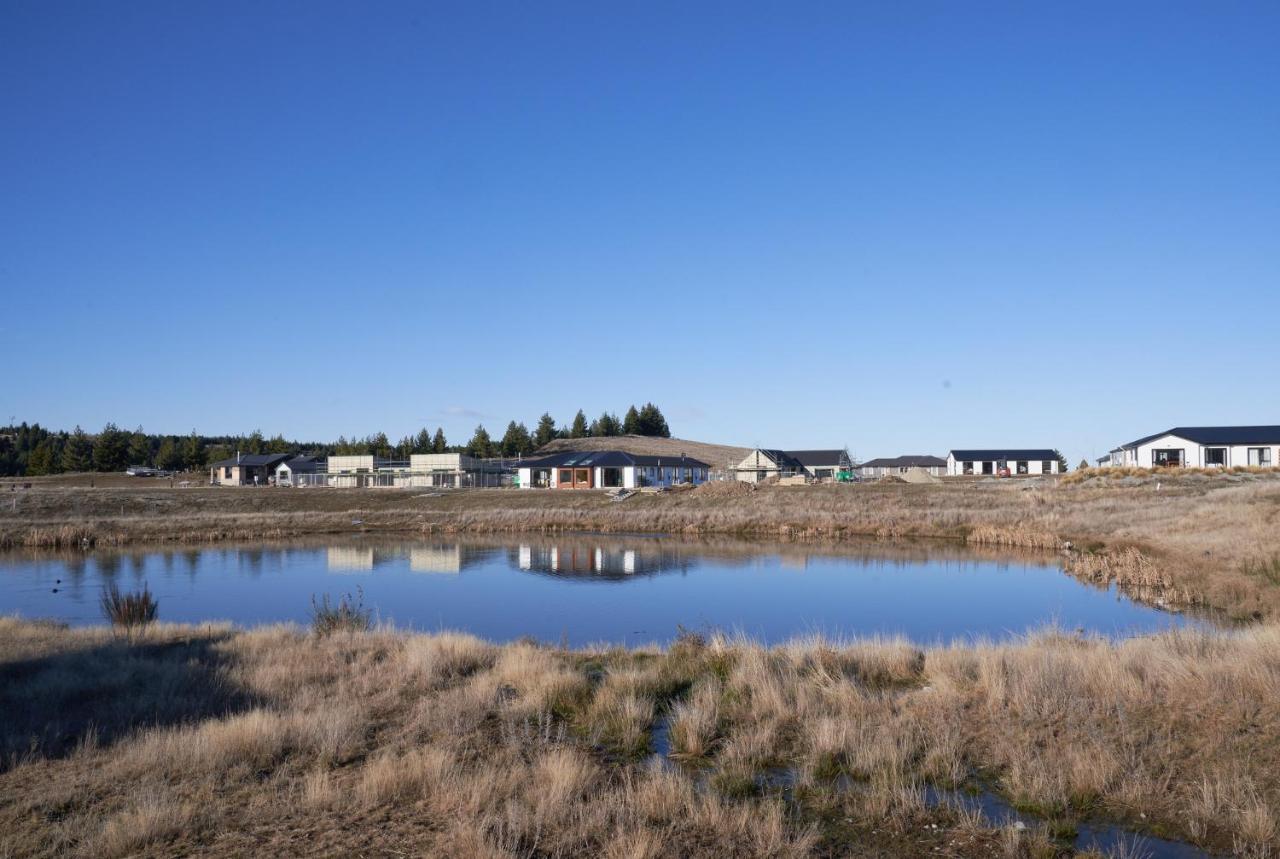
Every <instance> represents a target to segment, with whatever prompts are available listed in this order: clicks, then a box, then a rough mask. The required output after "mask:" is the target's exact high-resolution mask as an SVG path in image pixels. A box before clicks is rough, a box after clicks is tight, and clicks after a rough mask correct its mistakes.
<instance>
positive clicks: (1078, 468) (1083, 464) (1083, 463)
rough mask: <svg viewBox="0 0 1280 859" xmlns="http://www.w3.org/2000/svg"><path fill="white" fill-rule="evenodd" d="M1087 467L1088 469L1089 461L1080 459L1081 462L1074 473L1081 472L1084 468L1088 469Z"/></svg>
mask: <svg viewBox="0 0 1280 859" xmlns="http://www.w3.org/2000/svg"><path fill="white" fill-rule="evenodd" d="M1088 467H1089V460H1087V459H1082V460H1080V464H1079V465H1077V466H1076V471H1081V470H1083V469H1086V468H1088Z"/></svg>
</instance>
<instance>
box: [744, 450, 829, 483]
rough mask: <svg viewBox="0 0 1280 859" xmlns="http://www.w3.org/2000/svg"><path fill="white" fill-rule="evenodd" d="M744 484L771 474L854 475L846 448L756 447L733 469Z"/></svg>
mask: <svg viewBox="0 0 1280 859" xmlns="http://www.w3.org/2000/svg"><path fill="white" fill-rule="evenodd" d="M733 471H734V476H735V477H736V478H737V479H738V480H741V481H743V482H744V483H759V482H760V481H762V480H767V479H768V478H770V477H799V476H803V477H807V478H810V479H813V480H847V479H849V477H850V476H851V475H852V474H853V463H852V462H851V460H850V459H849V451H847V450H844V449H840V450H776V449H772V448H757V449H755V450H753V451H751V453H749V454H747V456H746V458H745V459H743V460H742V462H740V463H738V464H737V466H736V467H735V468H734V469H733Z"/></svg>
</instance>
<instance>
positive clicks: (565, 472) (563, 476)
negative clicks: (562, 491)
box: [559, 468, 573, 486]
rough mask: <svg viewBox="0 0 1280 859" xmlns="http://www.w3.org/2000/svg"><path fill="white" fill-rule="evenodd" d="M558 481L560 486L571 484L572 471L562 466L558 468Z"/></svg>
mask: <svg viewBox="0 0 1280 859" xmlns="http://www.w3.org/2000/svg"><path fill="white" fill-rule="evenodd" d="M559 482H560V484H561V485H562V486H572V485H573V472H572V471H570V470H569V469H567V468H562V469H560V481H559Z"/></svg>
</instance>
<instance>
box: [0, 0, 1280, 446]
mask: <svg viewBox="0 0 1280 859" xmlns="http://www.w3.org/2000/svg"><path fill="white" fill-rule="evenodd" d="M535 7H536V8H535ZM1278 34H1280V5H1278V4H1275V3H1272V2H1265V3H1264V2H1259V3H1245V2H1240V3H1216V2H1215V3H1208V2H1206V3H1123V4H1117V3H1072V4H1047V3H1031V4H1028V3H1008V4H998V3H964V4H959V3H907V4H898V3H893V4H852V3H840V4H832V5H830V6H824V5H820V4H810V5H808V6H797V5H796V4H781V3H778V4H751V3H747V4H742V3H733V4H729V3H724V4H710V3H707V4H687V3H685V4H658V3H652V4H630V5H627V6H624V5H622V4H599V3H594V4H586V3H584V4H563V3H546V4H514V3H511V4H488V5H486V4H479V3H465V4H457V5H445V4H425V3H422V4H404V5H399V4H393V3H379V4H326V3H306V4H303V3H295V4H247V3H245V4H224V3H219V4H215V3H186V4H174V3H146V2H137V3H128V4H124V3H114V4H108V3H47V2H8V3H6V4H5V5H4V8H3V10H2V11H0V115H3V117H4V121H3V123H0V236H3V239H2V240H0V292H2V293H3V298H2V299H0V307H2V308H3V310H2V315H0V358H2V359H3V363H4V367H5V376H4V379H5V381H4V385H3V386H2V389H0V420H3V419H5V418H7V417H8V416H9V415H14V416H16V417H17V419H18V420H23V419H25V420H28V421H39V422H41V423H43V424H46V425H53V426H58V427H70V426H72V425H74V424H77V423H79V424H82V425H83V426H85V427H86V428H90V429H96V428H98V427H100V426H101V425H102V424H103V423H104V422H106V421H107V420H114V421H116V422H118V423H120V424H122V425H125V426H129V427H132V426H135V425H139V424H141V425H142V426H144V427H146V428H147V429H148V430H151V431H155V432H186V431H189V430H190V429H191V428H192V427H198V428H199V429H200V430H201V431H204V432H208V433H222V432H248V431H250V430H253V429H255V428H259V429H261V430H262V431H263V432H265V433H267V434H274V433H277V432H280V433H283V434H285V435H286V436H291V437H306V438H328V437H335V436H337V435H338V434H339V433H343V434H346V435H353V434H354V435H364V434H367V433H370V432H374V431H378V430H383V431H386V432H387V433H388V434H390V435H392V436H393V437H395V436H399V435H402V434H406V433H409V432H412V431H415V430H416V429H417V428H419V427H421V426H423V425H428V426H431V427H435V426H436V425H437V424H442V425H443V426H444V428H445V430H446V432H447V433H448V434H449V435H450V437H451V438H454V439H455V440H460V439H462V438H464V437H466V436H468V435H469V434H470V432H471V430H472V428H473V427H474V426H475V424H476V423H477V422H478V421H483V422H484V423H485V424H486V425H487V426H488V427H489V428H490V430H491V431H496V432H500V431H501V429H502V427H503V426H505V423H506V421H507V420H508V419H510V418H512V417H515V418H519V419H523V420H525V421H526V422H529V423H530V424H532V422H533V421H535V420H536V418H537V416H538V415H539V414H540V413H541V412H542V411H543V410H550V411H551V412H552V413H553V414H554V415H555V416H556V417H557V418H558V419H560V420H562V421H565V420H568V419H569V418H570V417H571V416H572V414H573V413H574V411H576V410H577V409H578V408H579V407H582V408H584V409H586V411H587V412H588V414H589V415H592V416H594V415H596V414H598V413H599V412H600V411H601V410H603V409H606V408H607V409H610V410H613V411H617V412H619V413H620V412H622V411H623V410H624V409H625V408H626V406H627V405H628V404H629V403H631V402H637V403H641V402H643V401H645V400H653V401H655V402H657V403H658V404H659V405H660V406H661V407H662V408H663V410H664V411H665V413H666V414H667V417H668V419H669V421H670V423H671V425H672V428H673V429H674V430H675V432H676V434H677V435H680V436H683V437H686V438H695V439H702V440H708V441H722V442H730V443H740V444H744V445H753V444H762V445H771V446H782V447H795V448H802V447H817V446H838V445H846V444H847V445H848V446H849V447H850V449H851V450H852V451H853V452H854V453H855V454H857V455H859V456H862V457H864V458H865V457H870V456H877V455H896V454H899V453H908V452H911V453H916V452H921V453H923V452H935V453H943V452H945V451H946V450H947V449H948V448H951V447H978V446H1002V445H1007V446H1052V447H1059V448H1061V449H1062V450H1063V451H1064V453H1066V454H1067V455H1068V456H1069V457H1070V458H1071V459H1072V461H1073V463H1074V461H1076V460H1078V459H1079V458H1080V457H1081V456H1083V455H1093V454H1099V453H1102V452H1104V451H1105V450H1106V449H1107V448H1109V447H1111V446H1113V445H1114V444H1116V443H1119V442H1122V441H1127V440H1129V439H1131V438H1134V437H1137V436H1140V435H1143V434H1146V433H1148V432H1154V431H1156V430H1159V429H1162V428H1165V427H1167V426H1170V425H1174V424H1206V423H1280V411H1278V410H1277V402H1280V398H1278V397H1277V391H1278V390H1280V337H1278V336H1277V334H1278V333H1280V288H1278V287H1280V277H1278V272H1280V51H1276V50H1275V45H1276V38H1277V35H1278Z"/></svg>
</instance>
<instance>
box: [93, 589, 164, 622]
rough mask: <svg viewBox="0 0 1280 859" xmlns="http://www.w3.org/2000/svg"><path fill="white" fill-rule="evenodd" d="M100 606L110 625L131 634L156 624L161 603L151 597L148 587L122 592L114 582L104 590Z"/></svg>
mask: <svg viewBox="0 0 1280 859" xmlns="http://www.w3.org/2000/svg"><path fill="white" fill-rule="evenodd" d="M99 604H100V605H101V606H102V615H103V617H105V618H106V619H107V622H108V623H110V624H111V625H112V626H117V627H121V628H123V629H124V630H125V631H126V632H128V633H130V634H132V633H133V632H135V631H136V630H138V629H141V628H142V627H144V626H146V625H147V624H149V623H153V622H155V619H156V613H157V612H158V611H159V610H160V603H159V602H158V601H157V600H156V599H155V597H153V596H151V590H150V588H149V587H148V586H146V585H143V587H142V590H140V591H129V592H122V591H121V590H120V588H119V587H117V586H116V584H115V583H114V582H113V583H111V584H109V585H107V586H106V587H105V588H103V589H102V596H101V598H100V600H99Z"/></svg>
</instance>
